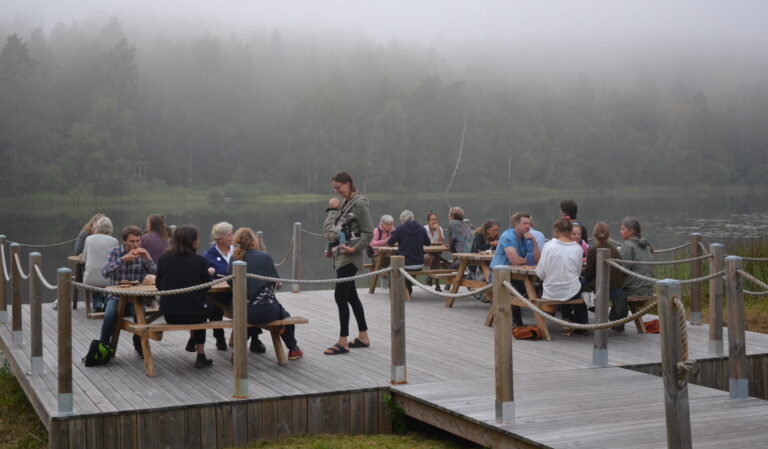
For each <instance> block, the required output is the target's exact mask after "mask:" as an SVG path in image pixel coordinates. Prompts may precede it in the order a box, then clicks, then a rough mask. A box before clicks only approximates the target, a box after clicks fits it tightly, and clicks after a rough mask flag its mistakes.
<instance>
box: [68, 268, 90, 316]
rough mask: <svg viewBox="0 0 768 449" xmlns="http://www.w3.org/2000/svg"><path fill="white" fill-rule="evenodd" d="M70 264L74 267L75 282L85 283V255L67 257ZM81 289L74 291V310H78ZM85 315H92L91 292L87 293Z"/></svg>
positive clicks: (74, 289)
mask: <svg viewBox="0 0 768 449" xmlns="http://www.w3.org/2000/svg"><path fill="white" fill-rule="evenodd" d="M67 262H69V263H70V264H71V265H72V266H73V267H74V272H75V282H83V276H84V274H85V254H80V255H79V256H69V257H67ZM79 291H80V289H79V288H73V289H72V308H73V309H77V297H78V294H79ZM85 313H86V315H87V314H89V313H91V295H90V293H89V292H85Z"/></svg>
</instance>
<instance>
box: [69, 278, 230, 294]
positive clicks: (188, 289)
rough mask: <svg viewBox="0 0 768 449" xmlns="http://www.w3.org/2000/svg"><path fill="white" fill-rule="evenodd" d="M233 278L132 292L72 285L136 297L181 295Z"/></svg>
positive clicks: (76, 283)
mask: <svg viewBox="0 0 768 449" xmlns="http://www.w3.org/2000/svg"><path fill="white" fill-rule="evenodd" d="M232 278H234V276H233V275H229V276H224V277H223V278H218V279H216V280H215V281H211V282H206V283H205V284H198V285H193V286H191V287H185V288H177V289H174V290H157V291H154V292H131V291H127V290H125V291H121V290H120V289H119V288H101V287H94V286H93V285H86V284H83V283H81V282H73V283H72V285H73V286H75V287H77V288H79V289H80V290H85V291H89V292H99V293H103V294H105V295H108V296H135V297H146V296H171V295H181V294H184V293H192V292H196V291H199V290H208V289H209V288H211V287H213V286H214V285H216V284H220V283H222V282H226V281H228V280H230V279H232ZM113 287H116V286H113Z"/></svg>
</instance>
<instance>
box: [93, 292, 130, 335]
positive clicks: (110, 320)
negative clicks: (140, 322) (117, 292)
mask: <svg viewBox="0 0 768 449" xmlns="http://www.w3.org/2000/svg"><path fill="white" fill-rule="evenodd" d="M118 303H119V299H118V298H116V297H114V296H110V297H108V298H107V304H106V306H105V307H104V321H102V322H101V338H100V340H101V342H102V343H107V344H109V343H110V342H111V341H112V334H114V333H115V325H116V324H117V304H118ZM124 316H133V304H132V303H130V302H129V303H127V304H126V305H125V314H124Z"/></svg>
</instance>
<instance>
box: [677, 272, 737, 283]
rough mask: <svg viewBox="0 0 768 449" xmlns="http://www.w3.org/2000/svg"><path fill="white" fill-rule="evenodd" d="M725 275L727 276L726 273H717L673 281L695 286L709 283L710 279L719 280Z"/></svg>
mask: <svg viewBox="0 0 768 449" xmlns="http://www.w3.org/2000/svg"><path fill="white" fill-rule="evenodd" d="M724 275H725V271H718V272H717V273H712V274H708V275H706V276H702V277H700V278H693V279H673V280H675V281H677V282H679V283H680V284H681V285H686V284H695V283H697V282H705V281H708V280H710V279H714V278H717V277H720V276H724Z"/></svg>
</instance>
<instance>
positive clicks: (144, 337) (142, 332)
mask: <svg viewBox="0 0 768 449" xmlns="http://www.w3.org/2000/svg"><path fill="white" fill-rule="evenodd" d="M109 290H112V291H114V294H115V295H116V296H119V297H120V301H119V303H118V306H117V322H118V326H116V327H115V333H114V334H113V336H112V347H114V348H115V350H116V349H117V344H118V342H119V340H120V331H126V332H130V333H132V334H134V335H138V336H139V338H140V339H141V349H142V352H143V354H144V372H145V373H146V375H147V376H149V377H154V375H155V365H154V362H153V361H152V350H151V348H150V346H149V340H155V341H161V340H162V338H163V332H172V331H190V330H200V329H231V328H232V327H233V324H234V322H233V321H231V320H222V321H209V322H205V323H197V324H166V323H153V322H154V321H155V320H157V319H158V318H160V317H161V316H162V314H160V312H159V311H155V312H152V313H146V310H145V308H144V301H143V300H144V298H143V297H136V296H125V295H122V294H121V293H122V292H155V291H157V288H156V286H155V285H136V286H132V287H127V288H120V287H116V286H115V287H110V288H109ZM227 291H230V287H229V285H228V284H226V283H225V282H222V283H220V284H216V285H214V286H213V287H211V288H210V289H209V290H208V292H209V293H216V292H227ZM209 302H212V303H215V304H216V305H218V306H219V307H221V308H222V309H223V310H224V316H225V317H228V318H231V317H232V308H231V307H228V306H226V305H224V304H221V303H218V301H211V300H209ZM128 303H131V304H133V306H134V310H135V314H136V317H135V318H136V322H135V323H134V322H132V321H130V320H127V319H125V318H124V317H123V315H124V313H125V306H126V305H127V304H128ZM306 323H309V320H307V319H306V318H303V317H299V316H295V317H288V318H286V319H283V320H277V321H272V322H269V323H263V324H247V326H248V327H259V328H262V329H266V330H268V331H269V333H270V335H271V337H272V344H273V346H274V348H275V355H276V356H277V363H278V364H279V365H285V364H286V363H287V362H288V357H287V356H286V354H285V348H284V347H283V342H282V340H281V339H280V329H281V328H282V327H283V326H288V325H291V324H293V325H296V324H306Z"/></svg>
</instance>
